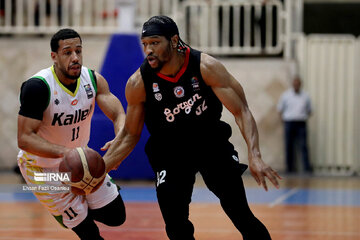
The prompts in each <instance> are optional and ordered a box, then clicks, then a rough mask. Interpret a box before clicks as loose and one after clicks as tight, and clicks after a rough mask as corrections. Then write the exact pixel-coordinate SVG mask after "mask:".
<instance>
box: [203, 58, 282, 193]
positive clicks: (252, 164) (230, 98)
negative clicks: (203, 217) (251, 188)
mask: <svg viewBox="0 0 360 240" xmlns="http://www.w3.org/2000/svg"><path fill="white" fill-rule="evenodd" d="M200 70H201V74H202V76H203V78H204V81H205V83H206V84H207V85H209V86H211V87H212V89H213V91H214V93H215V94H216V96H217V97H218V98H219V100H220V101H221V102H222V103H223V104H224V106H225V107H226V108H227V109H228V110H229V111H230V112H231V113H232V114H233V115H234V117H235V122H236V124H237V125H238V127H239V129H240V131H241V134H242V135H243V137H244V139H245V142H246V144H247V147H248V159H249V168H250V171H251V174H252V176H253V177H254V178H255V180H256V181H257V183H258V184H259V185H262V186H263V187H264V189H265V190H267V184H266V181H265V177H267V178H268V179H269V180H270V181H271V182H272V183H273V184H274V186H275V187H277V188H278V187H279V183H278V180H277V179H281V177H280V176H279V175H278V173H277V172H276V171H274V170H273V169H272V168H271V167H270V166H268V165H267V164H266V163H265V162H264V161H263V160H262V158H261V153H260V148H259V134H258V130H257V126H256V123H255V120H254V118H253V116H252V114H251V111H250V109H249V107H248V104H247V101H246V97H245V93H244V90H243V88H242V86H241V85H240V83H239V82H238V81H237V80H236V79H235V78H234V77H233V76H232V75H231V74H230V73H229V72H228V71H227V70H226V68H225V67H224V66H223V64H221V63H220V62H219V61H218V60H216V59H215V58H213V57H211V56H209V55H207V54H204V53H203V54H202V55H201V66H200Z"/></svg>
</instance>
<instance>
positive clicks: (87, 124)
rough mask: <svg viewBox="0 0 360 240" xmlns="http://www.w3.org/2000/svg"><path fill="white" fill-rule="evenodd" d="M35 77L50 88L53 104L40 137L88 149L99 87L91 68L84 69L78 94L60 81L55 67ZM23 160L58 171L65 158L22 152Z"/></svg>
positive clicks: (45, 113)
mask: <svg viewBox="0 0 360 240" xmlns="http://www.w3.org/2000/svg"><path fill="white" fill-rule="evenodd" d="M33 77H36V78H40V79H42V80H43V81H44V82H45V83H46V84H47V86H48V89H49V95H50V97H49V105H48V107H47V108H46V109H45V111H44V114H43V120H42V122H41V125H40V127H39V131H38V135H39V136H40V137H42V138H44V139H46V140H47V141H49V142H51V143H55V144H58V145H61V146H65V147H68V148H75V147H86V146H87V144H88V142H89V138H90V128H91V118H92V116H93V113H94V108H95V97H96V86H95V82H94V80H93V78H92V73H90V71H89V69H88V68H86V67H84V66H82V69H81V75H80V77H79V79H78V81H77V87H76V90H75V92H74V93H72V92H70V91H69V90H68V89H67V88H66V87H65V86H64V85H63V84H62V83H61V82H60V80H59V79H58V78H57V76H56V74H55V71H54V68H53V66H52V67H49V68H47V69H43V70H41V71H40V72H38V73H37V74H35V75H34V76H33ZM18 157H19V158H24V159H26V160H31V161H27V162H28V164H30V165H33V166H38V167H47V168H54V167H55V168H56V167H58V165H59V163H60V161H61V160H62V158H50V159H49V158H45V157H40V156H36V155H33V154H31V153H28V152H25V151H23V150H20V152H19V155H18Z"/></svg>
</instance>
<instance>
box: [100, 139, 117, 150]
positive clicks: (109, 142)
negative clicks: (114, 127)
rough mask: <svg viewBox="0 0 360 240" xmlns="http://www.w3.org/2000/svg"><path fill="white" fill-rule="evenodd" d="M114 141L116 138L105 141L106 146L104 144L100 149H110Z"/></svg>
mask: <svg viewBox="0 0 360 240" xmlns="http://www.w3.org/2000/svg"><path fill="white" fill-rule="evenodd" d="M113 142H114V139H113V140H111V141H108V142H107V143H105V145H104V146H102V147H101V148H100V150H101V151H106V150H108V149H109V147H110V146H111V144H112V143H113Z"/></svg>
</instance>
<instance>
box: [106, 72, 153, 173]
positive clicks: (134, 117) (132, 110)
mask: <svg viewBox="0 0 360 240" xmlns="http://www.w3.org/2000/svg"><path fill="white" fill-rule="evenodd" d="M125 96H126V100H127V103H128V106H127V109H126V119H125V125H124V128H122V129H121V131H120V132H119V134H117V135H116V137H115V139H114V141H113V143H112V144H111V146H110V148H109V149H108V151H107V152H106V154H105V155H104V157H103V158H104V161H105V164H106V171H107V172H109V171H111V170H113V169H116V168H117V167H118V166H119V165H120V163H121V162H122V161H123V160H124V159H125V158H126V157H127V156H128V155H129V154H130V153H131V151H132V150H133V149H134V147H135V145H136V144H137V142H138V141H139V139H140V135H141V132H142V129H143V126H144V118H145V110H144V102H145V96H146V94H145V87H144V83H143V80H142V78H141V73H140V70H139V69H138V70H137V71H136V72H135V73H134V74H133V75H132V76H131V77H130V78H129V80H128V82H127V84H126V89H125Z"/></svg>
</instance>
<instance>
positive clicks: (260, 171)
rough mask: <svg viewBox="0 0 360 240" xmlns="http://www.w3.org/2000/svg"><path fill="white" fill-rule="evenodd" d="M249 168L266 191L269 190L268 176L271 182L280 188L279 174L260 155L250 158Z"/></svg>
mask: <svg viewBox="0 0 360 240" xmlns="http://www.w3.org/2000/svg"><path fill="white" fill-rule="evenodd" d="M249 168H250V172H251V175H252V176H253V177H254V178H255V180H256V182H257V183H258V184H259V186H261V185H262V186H263V187H264V189H265V191H267V190H268V187H267V184H266V181H265V177H267V178H268V179H269V180H270V182H272V184H273V185H274V186H275V187H276V188H279V187H280V185H279V182H278V179H281V177H280V176H279V174H278V173H277V172H276V171H275V170H273V169H272V168H271V167H270V166H268V165H267V164H266V163H264V161H263V160H262V159H261V158H260V157H253V158H252V159H249Z"/></svg>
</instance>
